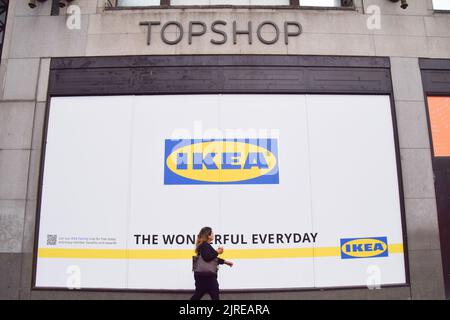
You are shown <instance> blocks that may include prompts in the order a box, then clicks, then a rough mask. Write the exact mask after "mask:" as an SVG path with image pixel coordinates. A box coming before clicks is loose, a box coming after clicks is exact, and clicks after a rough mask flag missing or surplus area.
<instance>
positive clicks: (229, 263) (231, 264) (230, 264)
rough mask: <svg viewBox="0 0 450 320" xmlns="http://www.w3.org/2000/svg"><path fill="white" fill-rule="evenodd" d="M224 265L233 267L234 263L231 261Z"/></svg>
mask: <svg viewBox="0 0 450 320" xmlns="http://www.w3.org/2000/svg"><path fill="white" fill-rule="evenodd" d="M224 264H226V265H227V266H229V267H232V266H233V265H234V263H233V262H231V261H225V262H224Z"/></svg>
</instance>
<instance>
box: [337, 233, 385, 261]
mask: <svg viewBox="0 0 450 320" xmlns="http://www.w3.org/2000/svg"><path fill="white" fill-rule="evenodd" d="M388 255H389V250H388V242H387V237H378V238H353V239H341V258H342V259H358V258H380V257H387V256H388Z"/></svg>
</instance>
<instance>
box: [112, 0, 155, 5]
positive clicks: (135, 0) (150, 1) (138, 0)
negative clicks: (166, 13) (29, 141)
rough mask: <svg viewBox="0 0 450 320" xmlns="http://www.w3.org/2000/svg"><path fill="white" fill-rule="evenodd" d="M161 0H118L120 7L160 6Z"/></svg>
mask: <svg viewBox="0 0 450 320" xmlns="http://www.w3.org/2000/svg"><path fill="white" fill-rule="evenodd" d="M160 4H161V0H117V6H118V7H146V6H159V5H160Z"/></svg>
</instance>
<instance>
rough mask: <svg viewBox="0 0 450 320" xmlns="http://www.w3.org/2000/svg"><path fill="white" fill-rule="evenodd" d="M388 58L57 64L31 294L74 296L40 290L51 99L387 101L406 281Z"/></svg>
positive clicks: (188, 58)
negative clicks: (312, 97)
mask: <svg viewBox="0 0 450 320" xmlns="http://www.w3.org/2000/svg"><path fill="white" fill-rule="evenodd" d="M390 67H391V66H390V60H389V58H386V57H361V56H358V57H353V56H295V55H290V56H286V55H177V56H162V55H161V56H110V57H73V58H70V57H67V58H52V60H51V65H50V75H49V85H48V93H47V104H46V111H45V119H44V130H43V137H42V139H43V140H42V141H43V142H42V151H41V162H40V172H39V185H38V204H37V212H36V215H37V217H36V229H35V241H34V252H33V268H32V272H33V275H32V284H31V286H32V290H53V291H73V290H70V289H68V288H60V287H56V288H55V287H37V286H36V265H37V252H38V239H39V224H40V210H41V200H42V184H43V175H44V172H43V170H44V162H45V150H46V137H47V131H48V121H49V112H50V100H51V98H52V97H63V96H104V95H109V96H114V95H177V94H342V95H344V94H345V95H388V96H389V97H390V102H391V115H392V125H393V133H394V142H395V153H396V164H397V179H398V187H399V200H400V209H401V221H402V232H403V246H404V263H405V279H406V281H405V283H404V284H391V285H389V284H388V285H383V286H381V287H382V288H389V287H409V286H410V272H409V258H408V242H407V233H406V219H405V201H404V192H403V179H402V170H401V161H400V148H399V138H398V128H397V120H396V112H395V104H394V93H393V86H392V78H391V71H390ZM344 289H367V287H364V286H345V287H328V288H288V289H273V288H270V289H241V290H223V291H222V292H224V293H232V292H236V293H251V292H300V291H325V290H344ZM76 291H92V292H153V293H167V292H169V293H182V292H186V293H188V292H189V293H190V292H192V290H155V289H110V288H86V289H79V290H76Z"/></svg>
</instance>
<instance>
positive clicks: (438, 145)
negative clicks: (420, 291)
mask: <svg viewBox="0 0 450 320" xmlns="http://www.w3.org/2000/svg"><path fill="white" fill-rule="evenodd" d="M428 114H429V119H430V129H431V135H432V144H433V170H434V176H435V188H436V202H437V209H438V220H439V234H440V240H441V253H442V268H443V272H444V284H445V291H446V298H447V299H450V96H447V97H446V96H433V97H428Z"/></svg>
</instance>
